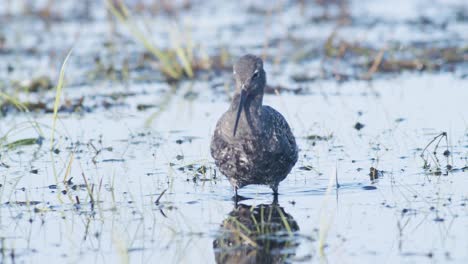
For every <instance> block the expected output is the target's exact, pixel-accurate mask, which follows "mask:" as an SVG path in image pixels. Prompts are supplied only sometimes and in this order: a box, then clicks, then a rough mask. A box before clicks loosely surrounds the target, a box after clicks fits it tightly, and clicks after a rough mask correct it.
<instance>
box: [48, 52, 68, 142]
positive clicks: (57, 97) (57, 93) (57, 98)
mask: <svg viewBox="0 0 468 264" xmlns="http://www.w3.org/2000/svg"><path fill="white" fill-rule="evenodd" d="M72 51H73V48H72V49H70V51H69V52H68V54H67V56H66V57H65V60H64V61H63V64H62V67H61V68H60V75H59V79H58V83H57V87H56V88H55V89H56V91H55V102H54V114H53V121H52V136H51V143H50V148H51V149H52V148H53V146H54V136H55V125H56V124H57V112H58V108H59V105H60V96H61V95H62V88H63V79H64V77H65V66H66V65H67V61H68V59H69V58H70V55H71V53H72Z"/></svg>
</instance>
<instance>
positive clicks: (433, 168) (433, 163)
mask: <svg viewBox="0 0 468 264" xmlns="http://www.w3.org/2000/svg"><path fill="white" fill-rule="evenodd" d="M443 139H445V150H444V151H443V152H442V155H443V156H444V157H445V158H446V163H447V165H446V166H445V169H446V172H445V174H446V173H448V172H449V171H450V170H452V169H453V168H452V165H450V159H449V158H450V157H451V152H450V150H449V143H448V136H447V132H442V133H440V134H438V135H437V136H435V137H434V138H433V139H432V140H431V141H429V143H428V144H427V145H426V147H424V149H423V150H422V151H421V155H420V157H421V158H422V159H423V161H424V165H423V169H424V170H426V171H428V172H429V173H431V174H433V175H436V176H439V175H442V173H443V170H442V169H443V166H442V164H441V162H440V160H439V157H438V150H439V146H440V144H441V142H442V140H443ZM431 146H433V149H432V151H429V148H430V147H431ZM452 163H453V160H452Z"/></svg>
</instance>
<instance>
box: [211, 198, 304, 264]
mask: <svg viewBox="0 0 468 264" xmlns="http://www.w3.org/2000/svg"><path fill="white" fill-rule="evenodd" d="M297 231H299V226H298V224H297V222H296V221H295V220H294V218H293V217H292V216H291V215H289V214H287V213H286V212H285V211H284V209H283V208H282V207H281V206H280V205H279V204H278V203H277V202H276V201H274V202H273V203H272V204H260V205H257V206H249V205H245V204H237V205H236V206H235V208H234V210H232V211H231V212H230V213H229V216H228V217H227V218H226V219H225V220H224V221H223V223H222V225H221V230H220V232H219V235H218V236H217V238H216V239H215V240H214V241H213V248H214V252H215V260H216V263H283V262H285V260H286V259H289V258H292V257H294V255H295V251H296V248H297V247H298V246H299V241H298V240H297V238H296V237H295V235H294V233H295V232H297Z"/></svg>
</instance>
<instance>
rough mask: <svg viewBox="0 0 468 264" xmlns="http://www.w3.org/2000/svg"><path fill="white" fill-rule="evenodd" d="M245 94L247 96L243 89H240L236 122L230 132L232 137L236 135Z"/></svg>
mask: <svg viewBox="0 0 468 264" xmlns="http://www.w3.org/2000/svg"><path fill="white" fill-rule="evenodd" d="M246 96H247V92H246V91H245V90H244V89H242V90H241V94H240V100H239V107H238V108H237V116H236V122H235V123H234V133H233V134H232V136H233V137H235V136H236V131H237V125H239V118H240V115H241V112H242V109H243V108H244V103H245V97H246Z"/></svg>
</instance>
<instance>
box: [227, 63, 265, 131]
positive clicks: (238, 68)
mask: <svg viewBox="0 0 468 264" xmlns="http://www.w3.org/2000/svg"><path fill="white" fill-rule="evenodd" d="M233 73H234V79H235V80H236V91H235V94H236V95H235V96H236V97H239V98H240V99H239V105H238V108H237V116H236V122H235V124H234V132H233V136H235V135H236V131H237V125H238V123H239V118H240V114H241V112H242V110H243V109H244V106H245V103H246V101H248V100H251V99H252V98H255V97H257V96H260V102H261V98H262V97H263V90H264V87H265V84H266V74H265V71H264V70H263V61H262V59H260V58H259V57H257V56H254V55H251V54H247V55H244V56H242V57H241V58H240V59H239V60H238V61H237V62H236V64H234V69H233Z"/></svg>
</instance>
